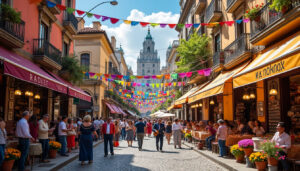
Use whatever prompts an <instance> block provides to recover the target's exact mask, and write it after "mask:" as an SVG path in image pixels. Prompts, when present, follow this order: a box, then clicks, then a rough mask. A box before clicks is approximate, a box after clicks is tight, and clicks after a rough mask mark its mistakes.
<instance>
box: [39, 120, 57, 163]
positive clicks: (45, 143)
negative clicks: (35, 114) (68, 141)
mask: <svg viewBox="0 0 300 171" xmlns="http://www.w3.org/2000/svg"><path fill="white" fill-rule="evenodd" d="M48 120H49V115H48V114H45V115H43V118H42V119H41V120H40V121H39V124H38V125H39V131H38V138H39V142H40V143H41V144H42V160H41V161H42V163H48V162H49V160H46V159H47V156H48V152H49V132H50V131H52V130H53V129H49V125H48Z"/></svg>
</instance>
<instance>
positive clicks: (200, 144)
mask: <svg viewBox="0 0 300 171" xmlns="http://www.w3.org/2000/svg"><path fill="white" fill-rule="evenodd" d="M203 146H204V144H203V142H199V143H198V150H203Z"/></svg>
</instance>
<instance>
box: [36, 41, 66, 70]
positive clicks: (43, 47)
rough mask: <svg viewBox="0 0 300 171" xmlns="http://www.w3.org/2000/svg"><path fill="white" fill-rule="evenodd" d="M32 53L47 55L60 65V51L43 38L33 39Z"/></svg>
mask: <svg viewBox="0 0 300 171" xmlns="http://www.w3.org/2000/svg"><path fill="white" fill-rule="evenodd" d="M33 55H35V56H47V57H48V58H50V59H52V60H53V61H55V62H56V63H58V64H60V65H61V62H62V58H61V51H60V50H59V49H57V48H56V47H55V46H53V45H52V44H51V43H49V41H48V40H45V39H33Z"/></svg>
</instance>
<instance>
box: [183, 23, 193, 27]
mask: <svg viewBox="0 0 300 171" xmlns="http://www.w3.org/2000/svg"><path fill="white" fill-rule="evenodd" d="M192 26H193V24H185V28H190V27H192Z"/></svg>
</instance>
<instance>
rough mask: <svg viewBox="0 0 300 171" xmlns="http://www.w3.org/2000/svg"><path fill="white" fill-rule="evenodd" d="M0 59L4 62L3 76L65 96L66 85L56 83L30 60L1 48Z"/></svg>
mask: <svg viewBox="0 0 300 171" xmlns="http://www.w3.org/2000/svg"><path fill="white" fill-rule="evenodd" d="M0 59H1V60H3V61H4V74H6V75H9V76H12V77H15V78H17V79H20V80H23V81H26V82H29V83H32V84H36V85H39V86H42V87H46V88H49V89H52V90H54V91H57V92H60V93H64V94H67V85H66V84H63V83H61V82H59V81H57V80H56V79H54V78H53V77H51V76H50V75H49V74H48V73H47V72H45V71H44V70H42V69H41V68H40V67H39V66H37V65H36V64H34V63H33V62H31V61H30V60H27V59H25V58H23V57H21V56H19V55H17V54H15V53H14V52H11V51H8V50H6V49H4V48H3V47H0Z"/></svg>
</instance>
